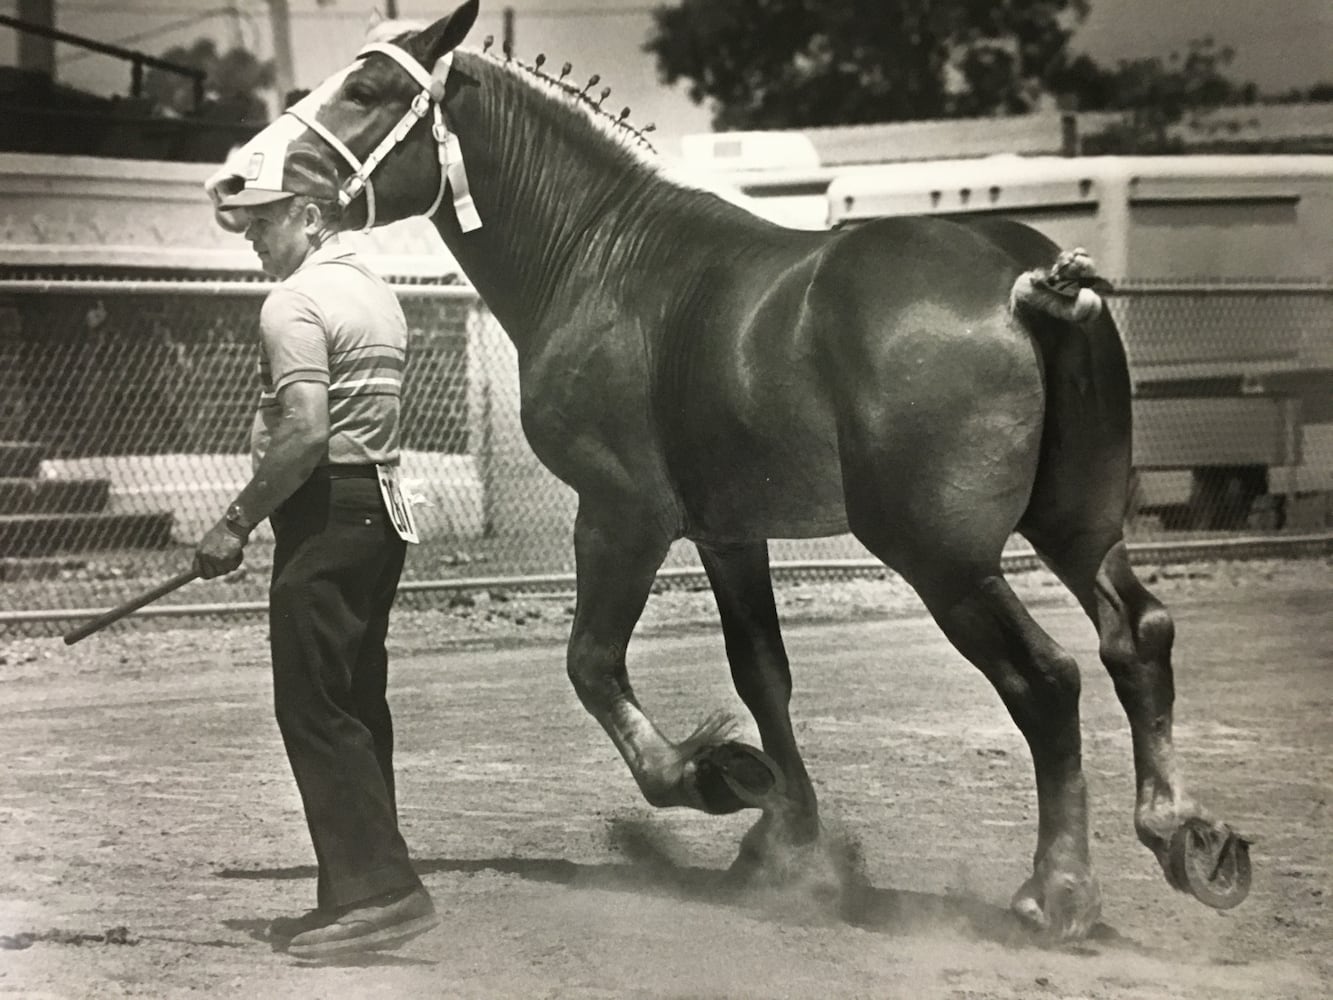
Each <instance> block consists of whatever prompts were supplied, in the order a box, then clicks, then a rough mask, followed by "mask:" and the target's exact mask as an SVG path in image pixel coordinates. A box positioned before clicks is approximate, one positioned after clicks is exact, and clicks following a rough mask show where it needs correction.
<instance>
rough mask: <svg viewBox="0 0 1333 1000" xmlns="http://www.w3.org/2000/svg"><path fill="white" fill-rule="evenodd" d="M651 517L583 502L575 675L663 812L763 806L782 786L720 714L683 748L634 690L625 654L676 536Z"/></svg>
mask: <svg viewBox="0 0 1333 1000" xmlns="http://www.w3.org/2000/svg"><path fill="white" fill-rule="evenodd" d="M657 525H658V520H657V519H656V518H655V517H654V516H653V513H652V512H651V511H649V510H643V509H637V508H634V507H632V506H630V507H620V506H617V507H614V508H607V507H602V506H598V507H596V508H590V506H589V505H588V504H586V503H584V502H580V504H579V513H578V517H577V519H576V520H575V525H574V553H575V561H576V571H577V579H578V582H577V590H578V599H577V602H576V604H575V609H574V626H573V630H572V632H571V633H570V638H569V652H568V659H567V668H568V670H569V679H570V681H571V682H572V683H573V685H574V690H575V692H576V693H577V694H578V696H579V700H580V701H581V702H582V703H583V707H584V708H586V709H587V710H588V712H589V713H590V714H591V715H592V716H593V718H595V719H596V720H597V721H598V722H599V723H601V726H602V728H603V729H605V730H606V732H607V735H608V736H610V737H611V741H612V742H613V743H614V744H615V746H616V749H617V750H619V751H620V755H621V756H622V757H623V758H624V759H625V763H626V764H628V765H629V769H630V772H631V773H632V774H633V775H634V780H635V781H636V782H638V785H639V788H640V790H642V792H643V795H644V798H645V799H647V800H648V802H649V803H651V804H652V805H654V806H659V807H664V806H690V807H692V808H695V809H700V810H703V811H704V812H710V813H727V812H735V811H737V810H740V809H744V808H746V807H750V806H762V805H763V803H764V801H765V800H766V797H767V796H769V795H771V794H772V792H773V789H774V787H775V786H777V785H778V784H779V782H780V778H779V777H778V776H777V768H776V765H774V764H773V763H772V762H771V761H770V760H769V759H768V757H767V756H766V755H764V754H762V753H761V752H759V751H758V750H755V749H754V748H753V747H748V746H746V745H745V744H743V743H738V742H736V741H734V740H731V739H730V738H729V736H730V732H731V729H732V723H731V720H730V719H729V718H728V717H726V716H725V715H722V714H720V713H718V714H714V715H712V716H710V717H709V718H708V719H706V720H705V721H704V722H703V723H701V724H700V725H699V726H698V727H697V728H696V729H695V731H694V732H693V733H691V734H690V735H689V736H687V737H686V738H685V739H683V740H681V741H680V742H678V743H676V742H672V741H671V740H669V739H668V738H667V737H666V736H664V735H663V734H662V732H661V730H659V729H658V728H657V726H656V725H655V724H654V723H653V721H652V719H650V718H649V717H648V715H647V713H645V712H644V710H643V708H642V707H641V706H640V704H639V701H638V699H637V698H636V697H635V696H634V689H633V687H632V686H631V685H630V681H629V671H628V669H627V667H626V664H625V654H626V650H627V647H628V645H629V639H630V635H631V633H632V632H633V631H634V626H635V625H636V624H637V623H638V620H639V616H640V615H642V613H643V609H644V606H645V605H646V604H647V602H648V595H649V593H650V592H651V590H652V585H653V580H654V578H655V576H656V573H657V569H658V567H659V566H661V564H662V560H663V559H664V558H665V557H666V553H667V549H668V548H669V547H670V544H671V537H670V536H669V535H668V534H667V533H666V532H665V531H663V530H662V529H660V528H659V527H658V526H657Z"/></svg>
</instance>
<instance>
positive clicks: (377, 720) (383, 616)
mask: <svg viewBox="0 0 1333 1000" xmlns="http://www.w3.org/2000/svg"><path fill="white" fill-rule="evenodd" d="M385 544H386V546H387V547H392V548H394V549H396V555H395V554H394V553H392V552H391V553H389V558H388V559H387V560H386V562H385V565H384V569H383V570H382V571H381V573H380V576H379V579H378V580H377V581H376V583H375V586H374V589H373V592H372V600H371V606H370V617H369V620H368V621H367V623H366V630H365V635H364V637H363V638H362V640H361V648H360V649H359V650H358V652H357V657H356V667H355V669H354V671H353V674H352V704H353V711H354V712H355V714H356V716H357V718H359V719H360V720H361V721H362V723H364V724H365V727H366V729H368V730H369V731H370V736H371V739H372V741H373V743H374V747H375V758H376V759H377V760H378V761H379V765H380V774H381V775H382V776H383V777H384V787H385V789H386V790H387V791H388V793H389V804H390V805H391V806H393V807H394V809H395V812H396V809H397V800H396V797H395V789H394V777H393V717H392V715H391V714H390V711H389V701H388V697H387V688H388V668H389V655H388V652H387V650H386V649H385V638H386V636H387V635H388V632H389V612H390V611H391V610H392V608H393V602H394V598H395V597H396V596H397V594H398V579H399V577H400V576H401V575H402V572H403V560H404V557H405V556H406V554H407V545H406V543H405V542H403V541H402V539H400V538H398V537H397V536H396V535H395V536H394V537H393V538H392V539H391V540H388V541H386V543H385Z"/></svg>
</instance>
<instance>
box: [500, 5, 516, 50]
mask: <svg viewBox="0 0 1333 1000" xmlns="http://www.w3.org/2000/svg"><path fill="white" fill-rule="evenodd" d="M503 41H504V44H503V45H502V46H501V48H500V51H501V52H513V51H514V8H513V7H506V8H505V9H504V33H503Z"/></svg>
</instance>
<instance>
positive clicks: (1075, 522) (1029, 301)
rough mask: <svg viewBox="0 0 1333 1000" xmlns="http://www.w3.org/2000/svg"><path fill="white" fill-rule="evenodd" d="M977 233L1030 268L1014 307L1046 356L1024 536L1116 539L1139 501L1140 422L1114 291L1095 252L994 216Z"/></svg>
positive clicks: (1017, 284)
mask: <svg viewBox="0 0 1333 1000" xmlns="http://www.w3.org/2000/svg"><path fill="white" fill-rule="evenodd" d="M967 225H968V227H969V228H971V229H973V230H975V231H977V232H979V233H981V234H983V235H985V236H986V237H987V238H988V239H990V241H991V242H992V243H994V244H995V245H996V246H997V247H999V248H1000V249H1002V250H1004V251H1005V252H1006V253H1007V254H1009V256H1010V257H1011V258H1012V259H1013V260H1014V261H1015V262H1016V263H1017V264H1018V266H1019V267H1020V268H1024V269H1025V270H1024V271H1023V273H1021V274H1020V275H1019V276H1018V278H1017V280H1015V281H1014V283H1013V286H1012V290H1011V292H1010V296H1009V307H1010V312H1011V314H1012V316H1013V318H1014V321H1015V322H1016V323H1018V324H1019V325H1021V326H1022V327H1023V328H1024V329H1026V330H1027V331H1028V332H1029V333H1030V334H1031V336H1032V338H1033V341H1034V344H1035V346H1036V348H1037V351H1038V353H1039V354H1040V357H1041V365H1042V370H1043V377H1042V381H1043V384H1044V387H1045V392H1046V407H1045V409H1046V413H1045V418H1044V420H1043V426H1042V444H1041V455H1040V458H1039V459H1038V463H1037V471H1036V478H1035V481H1034V482H1033V486H1032V495H1031V498H1030V500H1029V502H1028V509H1027V511H1026V512H1025V513H1024V514H1023V517H1022V519H1021V520H1020V522H1019V530H1020V531H1022V532H1023V533H1024V534H1026V535H1027V536H1028V538H1030V539H1032V541H1033V542H1034V544H1035V543H1037V540H1038V537H1039V536H1042V535H1047V536H1049V535H1051V534H1060V533H1063V532H1069V533H1071V534H1077V533H1079V532H1080V531H1085V533H1092V534H1096V535H1098V536H1099V537H1102V536H1104V535H1106V534H1107V533H1108V532H1115V531H1117V530H1118V528H1119V526H1120V524H1121V523H1122V521H1123V518H1124V516H1125V514H1126V513H1127V510H1128V507H1129V501H1130V489H1131V482H1130V476H1131V462H1132V454H1131V447H1132V441H1131V438H1132V432H1133V414H1132V391H1131V383H1130V377H1129V364H1128V361H1127V359H1126V356H1125V346H1124V343H1123V342H1122V340H1121V337H1120V331H1119V330H1118V329H1117V328H1116V323H1115V319H1114V318H1113V317H1112V315H1111V312H1110V310H1109V309H1107V308H1106V305H1105V301H1104V299H1103V295H1104V294H1105V293H1106V292H1107V291H1109V290H1110V287H1111V286H1110V283H1109V282H1107V281H1106V280H1105V279H1103V278H1101V277H1100V276H1099V275H1098V274H1097V271H1096V267H1095V266H1094V265H1093V262H1092V260H1091V258H1089V257H1088V255H1087V254H1086V253H1084V252H1082V251H1079V250H1074V251H1068V252H1064V253H1062V252H1061V251H1060V248H1059V247H1058V246H1057V245H1056V244H1055V243H1053V242H1052V241H1051V240H1050V239H1048V238H1047V237H1046V236H1044V235H1042V234H1041V233H1039V232H1037V231H1036V230H1035V229H1032V228H1031V227H1030V226H1025V225H1023V224H1022V223H1019V222H1014V221H1012V220H1009V219H1003V218H990V217H985V216H982V217H978V218H976V219H973V220H968V221H967ZM1107 540H1108V539H1106V538H1102V541H1103V542H1106V541H1107Z"/></svg>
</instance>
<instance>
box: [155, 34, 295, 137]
mask: <svg viewBox="0 0 1333 1000" xmlns="http://www.w3.org/2000/svg"><path fill="white" fill-rule="evenodd" d="M162 58H163V59H165V60H167V61H168V62H174V63H179V64H181V65H183V66H191V67H194V68H195V69H202V70H203V71H204V72H205V73H206V74H207V77H206V78H205V80H204V100H203V103H202V104H201V105H200V107H198V108H196V107H195V104H194V82H193V81H192V80H190V79H189V78H188V77H184V76H179V75H177V74H175V73H169V72H167V71H165V70H159V69H150V70H149V71H148V72H147V73H145V74H144V94H145V96H146V97H148V98H149V99H150V100H151V101H152V102H153V104H154V106H155V108H156V110H157V111H158V112H159V113H161V114H164V115H168V116H170V117H187V116H188V117H198V118H205V119H208V120H210V121H218V122H236V123H240V124H246V125H259V124H263V123H264V122H265V121H267V119H268V104H267V102H266V101H265V99H264V96H263V95H264V91H266V90H268V89H269V88H271V87H272V86H273V84H274V80H275V79H276V73H275V70H274V66H273V61H272V60H267V61H262V62H261V61H260V60H259V59H257V58H255V56H254V54H253V53H251V52H249V51H248V50H246V49H242V48H231V49H228V50H227V51H226V52H219V51H218V47H217V43H216V42H215V41H214V40H213V39H211V38H200V39H198V40H197V41H195V42H194V43H193V44H191V45H189V46H180V45H178V46H173V47H172V48H170V49H167V51H165V52H163V53H162Z"/></svg>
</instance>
